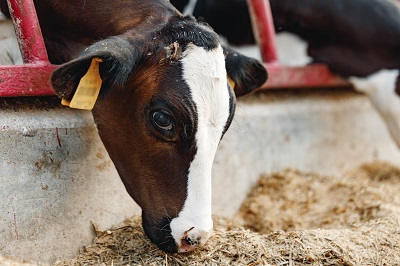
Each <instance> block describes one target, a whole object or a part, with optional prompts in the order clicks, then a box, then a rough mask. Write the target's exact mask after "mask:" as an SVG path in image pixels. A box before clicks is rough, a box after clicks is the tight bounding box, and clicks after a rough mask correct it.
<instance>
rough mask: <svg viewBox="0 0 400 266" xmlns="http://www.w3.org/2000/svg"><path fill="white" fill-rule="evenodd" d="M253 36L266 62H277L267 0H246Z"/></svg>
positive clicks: (273, 28)
mask: <svg viewBox="0 0 400 266" xmlns="http://www.w3.org/2000/svg"><path fill="white" fill-rule="evenodd" d="M247 5H248V7H249V12H250V17H251V20H252V27H253V32H254V37H255V39H256V41H257V43H258V46H259V47H260V52H261V57H262V59H263V61H264V62H266V63H278V54H277V50H276V43H275V37H276V36H275V35H276V34H275V27H274V22H273V18H272V13H271V6H270V3H269V0H247Z"/></svg>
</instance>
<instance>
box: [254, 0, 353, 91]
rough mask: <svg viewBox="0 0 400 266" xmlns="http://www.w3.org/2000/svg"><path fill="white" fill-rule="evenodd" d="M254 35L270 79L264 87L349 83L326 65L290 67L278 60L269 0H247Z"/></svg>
mask: <svg viewBox="0 0 400 266" xmlns="http://www.w3.org/2000/svg"><path fill="white" fill-rule="evenodd" d="M247 4H248V6H249V10H250V15H251V18H252V25H253V31H254V35H255V38H256V40H257V43H258V45H259V47H260V52H261V57H262V59H263V61H264V63H265V66H266V68H267V69H268V73H269V78H268V81H267V82H266V83H265V84H264V85H263V86H262V89H277V88H301V87H327V86H345V85H347V84H348V83H347V82H346V81H344V80H343V79H341V78H340V77H338V76H335V75H333V74H332V73H331V72H330V71H329V70H328V68H327V67H326V66H325V65H317V64H314V65H308V66H304V67H290V66H283V65H280V64H279V62H278V56H277V50H276V43H275V40H276V38H275V28H274V22H273V19H272V14H271V6H270V3H269V0H247Z"/></svg>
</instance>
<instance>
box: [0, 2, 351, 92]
mask: <svg viewBox="0 0 400 266" xmlns="http://www.w3.org/2000/svg"><path fill="white" fill-rule="evenodd" d="M8 5H9V9H10V13H11V17H12V19H13V23H14V28H15V32H16V36H17V38H18V43H19V47H20V50H21V53H22V58H23V60H24V64H23V65H20V66H0V97H6V96H44V95H54V92H53V90H52V88H51V85H50V83H49V76H50V74H51V72H52V71H54V69H56V68H57V66H56V65H52V64H51V63H50V62H49V59H48V57H47V52H46V47H45V45H44V41H43V37H42V34H41V30H40V25H39V22H38V19H37V15H36V11H35V6H34V4H33V1H32V0H8ZM248 5H249V9H250V13H251V17H252V20H253V29H254V32H255V33H256V34H255V35H256V39H257V41H258V45H259V47H260V51H261V55H262V59H263V61H264V63H265V66H266V68H267V69H268V72H269V79H268V81H267V82H266V83H265V84H264V85H263V86H262V88H261V89H277V88H301V87H327V86H342V85H346V82H345V81H344V80H342V79H341V78H340V77H337V76H335V75H332V74H331V73H330V71H329V70H328V68H327V67H326V66H325V65H318V64H315V65H309V66H304V67H289V66H283V65H280V64H279V62H278V58H277V51H276V44H275V30H274V24H273V19H272V15H271V7H270V3H269V0H248Z"/></svg>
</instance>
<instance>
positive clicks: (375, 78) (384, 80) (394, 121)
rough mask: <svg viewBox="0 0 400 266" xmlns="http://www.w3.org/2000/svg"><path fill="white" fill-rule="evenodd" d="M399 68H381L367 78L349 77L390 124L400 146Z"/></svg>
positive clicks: (392, 133)
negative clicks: (397, 88) (396, 90)
mask: <svg viewBox="0 0 400 266" xmlns="http://www.w3.org/2000/svg"><path fill="white" fill-rule="evenodd" d="M399 72H400V71H399V70H387V69H384V70H381V71H378V72H375V73H374V74H372V75H370V76H368V77H366V78H357V77H351V78H349V81H350V83H352V84H353V86H354V87H355V89H356V90H358V91H360V92H363V93H365V94H366V95H367V96H368V97H369V98H370V100H371V102H372V104H373V105H374V106H375V108H376V109H377V110H378V111H379V113H380V114H381V116H382V118H383V119H384V120H385V122H386V125H387V126H388V129H389V132H390V134H391V135H392V138H393V139H394V140H395V141H396V143H397V145H398V146H399V147H400V97H399V96H398V95H397V94H396V92H395V89H396V81H397V77H398V75H399Z"/></svg>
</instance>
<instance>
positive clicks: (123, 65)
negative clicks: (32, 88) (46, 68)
mask: <svg viewBox="0 0 400 266" xmlns="http://www.w3.org/2000/svg"><path fill="white" fill-rule="evenodd" d="M93 58H99V59H100V61H101V63H100V65H99V71H100V76H101V79H102V86H101V88H102V90H101V93H103V92H104V90H107V89H109V88H110V87H115V86H121V85H122V84H123V83H124V82H125V81H126V80H127V78H128V75H129V74H130V73H131V72H132V70H133V68H134V67H135V64H136V62H137V61H138V58H139V54H138V51H137V50H135V49H133V47H132V45H131V44H130V43H129V42H128V41H126V40H124V39H122V38H120V37H112V38H109V39H105V40H102V41H99V42H96V43H94V44H93V45H91V46H89V47H88V48H86V49H85V50H84V51H83V52H82V54H81V55H80V56H79V57H78V58H77V59H74V60H72V61H70V62H68V63H65V64H63V65H61V66H60V67H59V68H58V69H57V70H55V71H54V72H53V74H52V75H51V84H52V86H53V89H54V90H55V92H56V94H57V95H58V96H59V97H60V98H63V99H66V100H68V101H71V99H72V97H73V96H74V94H75V91H76V89H77V87H78V84H79V82H80V80H81V78H82V77H83V76H84V75H85V74H86V73H87V72H88V70H89V67H90V65H91V62H92V59H93Z"/></svg>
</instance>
